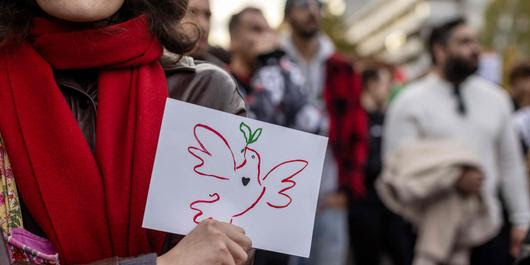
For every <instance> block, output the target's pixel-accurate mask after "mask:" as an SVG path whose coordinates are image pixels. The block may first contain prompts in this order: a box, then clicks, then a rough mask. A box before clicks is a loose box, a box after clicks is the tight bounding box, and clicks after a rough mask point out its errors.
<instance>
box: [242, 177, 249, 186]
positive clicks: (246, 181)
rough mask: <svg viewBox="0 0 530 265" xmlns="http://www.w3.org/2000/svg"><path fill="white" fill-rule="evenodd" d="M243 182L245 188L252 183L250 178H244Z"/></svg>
mask: <svg viewBox="0 0 530 265" xmlns="http://www.w3.org/2000/svg"><path fill="white" fill-rule="evenodd" d="M241 182H243V186H246V185H248V183H249V182H250V178H245V177H242V178H241Z"/></svg>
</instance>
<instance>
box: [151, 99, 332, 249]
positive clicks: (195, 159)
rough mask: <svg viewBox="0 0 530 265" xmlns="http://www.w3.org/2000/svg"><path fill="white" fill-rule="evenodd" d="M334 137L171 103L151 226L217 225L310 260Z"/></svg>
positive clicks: (181, 229)
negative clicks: (238, 229) (329, 143)
mask: <svg viewBox="0 0 530 265" xmlns="http://www.w3.org/2000/svg"><path fill="white" fill-rule="evenodd" d="M326 145H327V138H325V137H321V136H317V135H312V134H308V133H304V132H300V131H296V130H292V129H287V128H283V127H280V126H276V125H272V124H267V123H263V122H260V121H256V120H251V119H247V118H243V117H240V116H236V115H232V114H227V113H224V112H220V111H216V110H212V109H208V108H204V107H200V106H196V105H192V104H188V103H184V102H181V101H176V100H173V99H168V101H167V103H166V110H165V113H164V119H163V122H162V129H161V132H160V138H159V142H158V150H157V153H156V159H155V164H154V168H153V174H152V178H151V185H150V187H149V196H148V200H147V205H146V210H145V215H144V222H143V226H144V227H145V228H149V229H155V230H160V231H166V232H171V233H176V234H182V235H186V234H188V233H189V232H190V231H191V230H193V228H194V227H195V226H196V225H197V224H198V223H200V222H201V221H202V220H204V219H207V218H214V219H216V220H219V221H224V222H228V223H232V224H235V225H238V226H241V227H243V228H244V229H245V231H246V233H247V235H248V236H249V237H250V238H251V239H252V242H253V247H255V248H261V249H266V250H271V251H276V252H282V253H286V254H290V255H297V256H304V257H307V256H309V250H310V247H311V237H312V233H313V224H314V219H315V211H316V205H317V198H318V190H319V186H320V178H321V174H322V166H323V162H324V155H325V151H326Z"/></svg>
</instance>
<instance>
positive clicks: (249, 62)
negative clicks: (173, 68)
mask: <svg viewBox="0 0 530 265" xmlns="http://www.w3.org/2000/svg"><path fill="white" fill-rule="evenodd" d="M229 28H230V36H231V52H232V61H231V64H230V70H231V72H232V75H233V76H234V77H235V79H236V81H237V82H238V86H239V88H240V90H241V92H242V94H243V96H244V98H245V101H246V104H247V109H248V115H249V116H250V117H252V118H255V119H258V120H261V121H265V122H269V123H273V124H277V125H281V126H285V127H290V128H295V129H299V130H305V131H308V132H312V133H315V132H317V130H318V129H319V127H320V126H313V125H311V124H309V123H307V122H305V120H304V119H303V118H304V117H303V115H302V114H303V113H305V112H308V111H309V112H313V113H316V114H317V115H319V114H318V110H317V108H316V107H315V106H312V105H311V104H309V101H308V100H307V95H306V91H305V90H304V79H303V77H302V75H301V73H300V70H299V69H298V67H297V65H296V64H294V63H293V62H292V61H291V60H289V59H288V57H287V56H286V55H285V52H283V51H281V50H280V49H279V47H280V46H279V41H278V37H277V34H276V32H274V30H273V29H272V28H271V27H270V26H269V24H268V23H267V20H266V19H265V17H264V16H263V13H262V12H261V10H259V9H257V8H253V7H247V8H245V9H243V10H242V11H240V12H239V13H237V14H235V15H233V16H232V18H231V20H230V23H229ZM288 261H289V257H288V256H287V255H282V254H277V253H272V252H266V251H257V252H256V259H255V264H256V265H265V264H270V265H282V264H287V262H288Z"/></svg>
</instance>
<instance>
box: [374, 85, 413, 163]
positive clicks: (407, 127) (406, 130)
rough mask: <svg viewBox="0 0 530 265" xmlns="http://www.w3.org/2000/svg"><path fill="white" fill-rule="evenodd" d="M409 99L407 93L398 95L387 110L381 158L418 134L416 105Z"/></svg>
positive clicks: (387, 155) (386, 156)
mask: <svg viewBox="0 0 530 265" xmlns="http://www.w3.org/2000/svg"><path fill="white" fill-rule="evenodd" d="M406 92H407V91H404V92H403V93H406ZM410 101H411V100H410V98H409V97H408V95H407V94H404V95H400V96H399V97H398V98H396V99H395V101H394V102H393V103H392V105H391V106H390V108H389V110H388V112H387V115H386V118H385V124H384V135H383V158H384V159H385V160H386V158H388V157H389V155H391V154H392V153H393V152H396V151H397V150H398V149H399V147H400V146H401V145H402V144H404V143H406V142H409V141H411V140H415V139H417V138H418V137H419V135H420V133H419V123H418V115H419V109H418V105H417V104H411V103H412V102H410Z"/></svg>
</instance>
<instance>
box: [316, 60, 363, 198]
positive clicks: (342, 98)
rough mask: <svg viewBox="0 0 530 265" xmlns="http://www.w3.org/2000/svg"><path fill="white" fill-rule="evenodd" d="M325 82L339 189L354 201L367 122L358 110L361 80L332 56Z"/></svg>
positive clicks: (357, 194)
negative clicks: (347, 193)
mask: <svg viewBox="0 0 530 265" xmlns="http://www.w3.org/2000/svg"><path fill="white" fill-rule="evenodd" d="M325 82H326V83H325V90H324V97H325V100H326V106H327V109H328V112H329V115H330V129H329V139H330V144H331V147H332V150H333V153H334V155H335V158H336V160H337V163H338V167H339V185H340V188H341V189H342V190H347V191H349V192H351V195H352V196H353V197H355V198H359V197H363V196H364V195H365V194H366V187H365V184H364V165H365V162H366V157H367V154H368V120H367V117H366V113H365V111H364V110H363V109H362V107H361V101H360V98H361V92H362V91H361V89H362V84H361V78H360V76H359V75H358V74H357V73H355V72H354V70H353V68H352V66H351V65H350V64H349V63H348V62H346V61H345V60H344V59H342V58H341V57H340V56H339V55H337V54H335V55H333V56H331V57H330V58H329V59H328V61H327V62H326V81H325Z"/></svg>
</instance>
